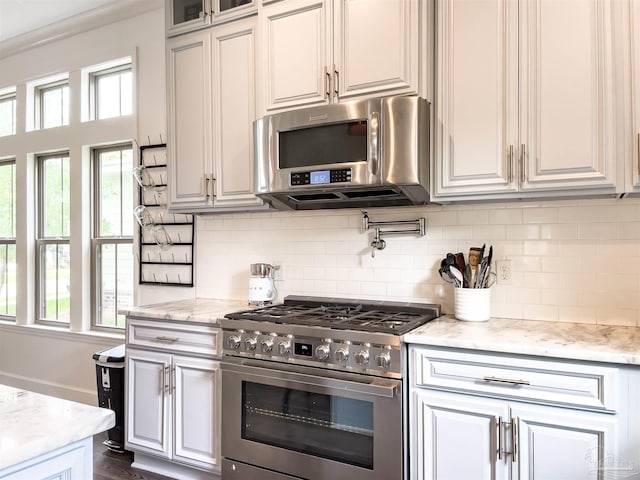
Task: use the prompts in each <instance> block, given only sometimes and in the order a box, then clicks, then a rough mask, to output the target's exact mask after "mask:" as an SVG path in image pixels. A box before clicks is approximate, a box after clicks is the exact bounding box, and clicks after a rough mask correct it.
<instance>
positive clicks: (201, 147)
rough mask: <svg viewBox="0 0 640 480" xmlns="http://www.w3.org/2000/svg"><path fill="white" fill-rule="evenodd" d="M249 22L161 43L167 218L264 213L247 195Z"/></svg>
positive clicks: (252, 100)
mask: <svg viewBox="0 0 640 480" xmlns="http://www.w3.org/2000/svg"><path fill="white" fill-rule="evenodd" d="M256 24H257V19H256V17H255V16H253V17H248V18H244V19H240V20H237V21H234V22H230V23H228V24H222V25H216V26H215V27H213V28H209V29H205V30H200V31H197V32H193V33H189V34H185V35H180V36H177V37H173V38H170V39H168V40H167V69H168V82H167V83H168V98H169V101H168V108H167V116H168V139H167V147H168V150H167V152H168V173H169V181H168V192H169V207H170V209H171V210H172V211H174V212H189V213H199V212H216V211H230V210H232V211H246V210H252V209H256V208H266V206H265V205H263V202H262V201H261V200H259V199H258V198H257V197H256V196H255V195H253V121H254V120H255V115H256V113H255V112H256V102H257V99H258V98H259V96H258V95H257V93H256V88H255V85H256V82H255V78H256V74H255V55H256V48H255V39H256Z"/></svg>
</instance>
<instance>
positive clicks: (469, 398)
mask: <svg viewBox="0 0 640 480" xmlns="http://www.w3.org/2000/svg"><path fill="white" fill-rule="evenodd" d="M410 359H411V360H410V364H409V368H410V370H411V371H410V377H411V386H410V401H409V403H410V406H409V422H410V427H409V431H410V439H409V442H410V458H411V462H410V476H409V478H411V479H412V480H414V479H415V480H427V479H428V480H457V479H465V480H502V479H518V480H551V479H562V480H587V479H590V478H593V479H600V478H608V477H607V475H608V474H611V475H613V474H614V473H616V472H619V471H620V470H619V468H620V461H619V460H620V459H622V458H623V456H625V455H626V454H627V453H628V452H630V450H628V449H626V448H625V449H620V448H619V444H620V443H627V444H635V443H637V442H636V439H633V438H632V437H630V436H629V432H628V429H627V422H628V416H627V407H626V405H627V403H626V402H625V401H619V400H620V399H617V398H607V401H606V404H607V405H609V406H612V405H613V406H615V408H614V409H609V408H604V407H600V408H597V407H588V408H585V407H584V406H583V404H584V403H585V402H581V400H580V399H581V398H582V397H584V392H580V391H579V390H578V389H575V383H572V382H571V381H568V382H567V383H566V387H567V388H566V390H567V391H566V393H567V395H568V394H570V392H571V391H573V392H574V393H575V396H576V403H575V405H572V404H571V403H570V402H564V403H560V402H558V404H553V403H554V401H553V400H548V399H545V398H544V395H543V396H540V397H538V398H537V399H536V398H531V397H530V396H529V394H528V392H529V391H534V390H542V389H543V388H545V387H542V385H543V384H544V383H545V382H547V381H548V379H547V378H545V376H547V375H555V376H557V377H559V378H558V379H559V380H560V381H559V382H558V384H557V385H558V386H560V385H561V384H562V382H561V380H562V378H561V377H562V376H564V375H567V378H571V376H572V375H571V370H572V367H575V371H574V372H573V373H574V375H575V376H580V375H582V374H584V365H580V364H573V363H567V364H565V363H564V362H561V361H556V360H553V361H551V360H550V361H546V360H539V359H531V360H530V362H531V363H530V366H529V368H527V367H526V366H523V365H524V364H526V362H527V359H526V357H517V356H514V357H513V358H510V357H504V356H502V357H498V356H491V355H485V354H479V353H478V354H473V353H468V352H467V351H464V352H463V351H461V352H460V357H459V358H458V360H456V351H455V350H437V349H428V348H421V347H413V346H412V347H411V348H410ZM500 362H502V365H501V364H500ZM514 362H515V363H514ZM443 363H446V364H447V368H444V367H443V366H442V365H443ZM593 367H594V368H595V369H596V370H597V369H598V368H604V370H600V371H597V372H596V373H595V374H594V376H597V377H598V378H600V381H601V385H600V388H601V390H600V391H601V392H604V391H608V392H612V391H616V390H617V389H616V385H615V383H618V381H619V378H618V375H616V373H617V372H616V370H617V369H616V368H614V367H600V366H598V365H597V364H594V365H593ZM425 369H426V370H427V371H425ZM516 372H517V376H515V377H512V376H509V377H507V376H505V377H501V376H498V375H496V374H502V375H504V374H505V373H506V374H511V373H516ZM473 375H475V376H476V377H477V378H476V379H475V380H474V381H473V382H472V383H473V387H474V389H473V391H471V390H470V389H469V385H471V383H470V379H471V378H472V376H473ZM456 382H459V384H458V385H456ZM609 383H613V385H610V384H609ZM620 383H622V382H620ZM496 384H498V388H503V389H504V392H500V391H497V389H496V388H492V387H494V386H495V385H496ZM585 384H586V383H585ZM482 385H486V386H487V389H486V391H485V392H483V391H482V388H481V387H482ZM547 389H548V390H549V391H551V390H552V388H548V387H547ZM556 390H557V389H556ZM624 391H625V389H624V388H621V389H620V390H619V392H624ZM559 393H560V392H559V391H553V392H551V395H550V396H549V397H548V398H549V399H554V398H560V397H559ZM607 396H608V397H609V394H607ZM568 398H569V397H565V398H564V400H567V399H568ZM586 403H588V402H586ZM590 410H593V411H590ZM634 442H635V443H634ZM636 460H637V459H636ZM636 473H640V472H636Z"/></svg>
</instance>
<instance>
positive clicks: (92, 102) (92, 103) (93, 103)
mask: <svg viewBox="0 0 640 480" xmlns="http://www.w3.org/2000/svg"><path fill="white" fill-rule="evenodd" d="M124 72H129V73H131V75H132V78H131V88H132V90H133V66H132V63H131V60H129V61H128V62H127V63H123V64H120V65H116V66H113V67H109V68H105V69H103V70H97V71H95V72H91V73H90V74H89V116H90V118H91V119H93V120H101V118H100V111H99V107H98V104H99V100H100V89H99V87H98V83H99V82H98V80H99V79H100V78H101V77H106V76H110V75H117V74H121V73H124ZM121 94H122V88H121ZM131 101H132V102H133V98H132V99H131ZM121 105H122V98H120V105H119V107H118V108H121ZM131 112H133V105H131ZM125 115H131V114H130V113H127V114H124V115H123V114H122V110H121V109H120V114H119V115H116V117H122V116H125ZM108 118H115V117H108Z"/></svg>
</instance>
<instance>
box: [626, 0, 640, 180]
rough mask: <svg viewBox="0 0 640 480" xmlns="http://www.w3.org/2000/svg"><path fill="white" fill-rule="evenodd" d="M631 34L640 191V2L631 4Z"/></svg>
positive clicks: (634, 156)
mask: <svg viewBox="0 0 640 480" xmlns="http://www.w3.org/2000/svg"><path fill="white" fill-rule="evenodd" d="M629 8H630V12H629V13H630V15H629V27H630V34H631V109H632V111H631V115H632V121H631V138H632V146H631V152H632V154H631V158H632V159H633V161H632V162H631V163H632V175H631V178H632V182H633V187H634V188H635V189H636V190H637V191H640V0H631V1H630V4H629Z"/></svg>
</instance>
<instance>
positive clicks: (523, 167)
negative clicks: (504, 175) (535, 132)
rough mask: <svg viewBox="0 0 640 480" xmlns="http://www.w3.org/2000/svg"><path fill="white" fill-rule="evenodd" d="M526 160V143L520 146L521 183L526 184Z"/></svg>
mask: <svg viewBox="0 0 640 480" xmlns="http://www.w3.org/2000/svg"><path fill="white" fill-rule="evenodd" d="M526 170H527V168H526V158H525V155H524V143H523V144H522V145H520V183H524V181H525V179H526V178H527V172H526Z"/></svg>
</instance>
